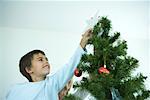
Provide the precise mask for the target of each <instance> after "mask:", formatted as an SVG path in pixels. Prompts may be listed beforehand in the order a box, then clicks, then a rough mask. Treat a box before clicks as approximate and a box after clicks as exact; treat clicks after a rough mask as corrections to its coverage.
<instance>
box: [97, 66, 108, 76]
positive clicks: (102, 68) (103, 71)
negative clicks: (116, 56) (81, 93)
mask: <svg viewBox="0 0 150 100" xmlns="http://www.w3.org/2000/svg"><path fill="white" fill-rule="evenodd" d="M98 72H99V73H100V74H101V73H106V74H109V73H110V72H109V70H108V69H107V68H105V67H100V68H99V69H98Z"/></svg>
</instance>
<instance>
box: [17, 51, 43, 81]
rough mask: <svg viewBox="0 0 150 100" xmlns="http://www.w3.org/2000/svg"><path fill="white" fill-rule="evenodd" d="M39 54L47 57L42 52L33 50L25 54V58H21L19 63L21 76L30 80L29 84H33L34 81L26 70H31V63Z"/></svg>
mask: <svg viewBox="0 0 150 100" xmlns="http://www.w3.org/2000/svg"><path fill="white" fill-rule="evenodd" d="M39 53H41V54H43V55H45V53H44V52H43V51H41V50H33V51H30V52H28V53H27V54H25V55H24V56H23V57H21V59H20V61H19V70H20V72H21V74H22V75H23V76H25V77H26V78H27V79H28V80H29V82H33V81H32V78H31V76H30V74H29V73H27V72H26V70H25V68H26V67H27V68H31V65H32V64H31V61H32V59H33V56H34V55H35V54H39Z"/></svg>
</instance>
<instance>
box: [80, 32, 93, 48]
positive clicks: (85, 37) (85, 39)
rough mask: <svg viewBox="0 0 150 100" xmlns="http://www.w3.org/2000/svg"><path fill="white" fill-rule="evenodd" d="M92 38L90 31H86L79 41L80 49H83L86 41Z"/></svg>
mask: <svg viewBox="0 0 150 100" xmlns="http://www.w3.org/2000/svg"><path fill="white" fill-rule="evenodd" d="M90 38H92V29H88V30H87V31H86V32H85V33H84V34H83V35H82V39H81V41H80V45H81V47H82V48H85V46H86V44H87V42H88V40H89V39H90Z"/></svg>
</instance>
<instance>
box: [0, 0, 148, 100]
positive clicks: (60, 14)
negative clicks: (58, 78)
mask: <svg viewBox="0 0 150 100" xmlns="http://www.w3.org/2000/svg"><path fill="white" fill-rule="evenodd" d="M148 3H149V2H148V1H143V2H142V1H132V2H129V1H128V2H114V1H109V2H102V1H101V2H60V1H57V2H54V1H53V2H25V1H22V2H9V1H7V2H4V1H3V2H0V13H1V14H2V15H3V16H0V77H1V81H0V99H2V98H3V95H4V94H5V92H6V90H7V88H8V87H9V86H10V85H12V84H15V83H19V82H24V81H26V79H25V78H24V77H23V76H22V75H21V74H20V73H19V71H18V61H19V59H20V57H21V56H23V55H24V54H25V53H27V52H28V51H30V50H33V49H41V50H43V51H45V53H46V54H47V56H48V58H49V61H50V64H51V65H52V67H53V68H52V72H54V71H56V70H57V68H58V67H59V66H61V65H62V64H64V63H65V61H67V60H68V59H69V57H70V56H71V54H72V53H73V51H74V50H75V48H76V47H77V45H78V43H79V41H80V38H81V34H82V33H83V31H84V28H85V26H86V20H87V19H89V18H90V17H91V16H92V15H94V14H95V13H96V11H97V10H99V11H100V13H99V15H101V16H103V15H104V16H108V18H109V19H110V20H111V21H112V25H113V26H112V27H113V31H119V32H121V36H122V38H123V39H125V40H127V43H128V48H129V49H128V53H129V55H131V56H133V57H135V58H137V59H138V60H139V61H140V63H139V64H140V66H139V68H138V70H137V71H138V72H142V73H144V75H146V76H149V77H150V74H149V71H150V65H149V56H150V52H149V51H148V50H150V46H148V45H150V43H149V41H150V40H149V39H148V36H149V35H148V29H150V28H148V26H149V19H148V18H149V17H150V16H148V12H149V11H148V8H149V5H148ZM148 53H149V56H148ZM2 81H3V82H2ZM148 82H149V83H150V78H149V80H148V81H147V83H146V84H148ZM147 86H149V88H150V85H147Z"/></svg>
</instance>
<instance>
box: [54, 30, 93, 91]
mask: <svg viewBox="0 0 150 100" xmlns="http://www.w3.org/2000/svg"><path fill="white" fill-rule="evenodd" d="M91 37H92V29H88V30H87V31H86V32H85V33H84V34H83V35H82V39H81V41H80V45H79V46H78V48H77V49H76V51H75V53H74V54H73V56H72V57H71V58H70V60H69V62H68V63H66V64H65V65H64V66H63V67H62V68H61V69H60V70H59V71H58V72H57V73H56V74H55V81H56V88H57V90H58V92H59V91H60V90H61V89H62V88H63V87H64V86H65V85H66V84H67V82H68V81H69V80H70V79H71V78H72V76H73V73H74V70H75V69H76V67H77V65H78V64H79V62H80V59H81V57H82V54H84V53H85V51H84V50H83V48H85V46H86V44H87V42H88V40H89V39H90V38H91Z"/></svg>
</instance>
